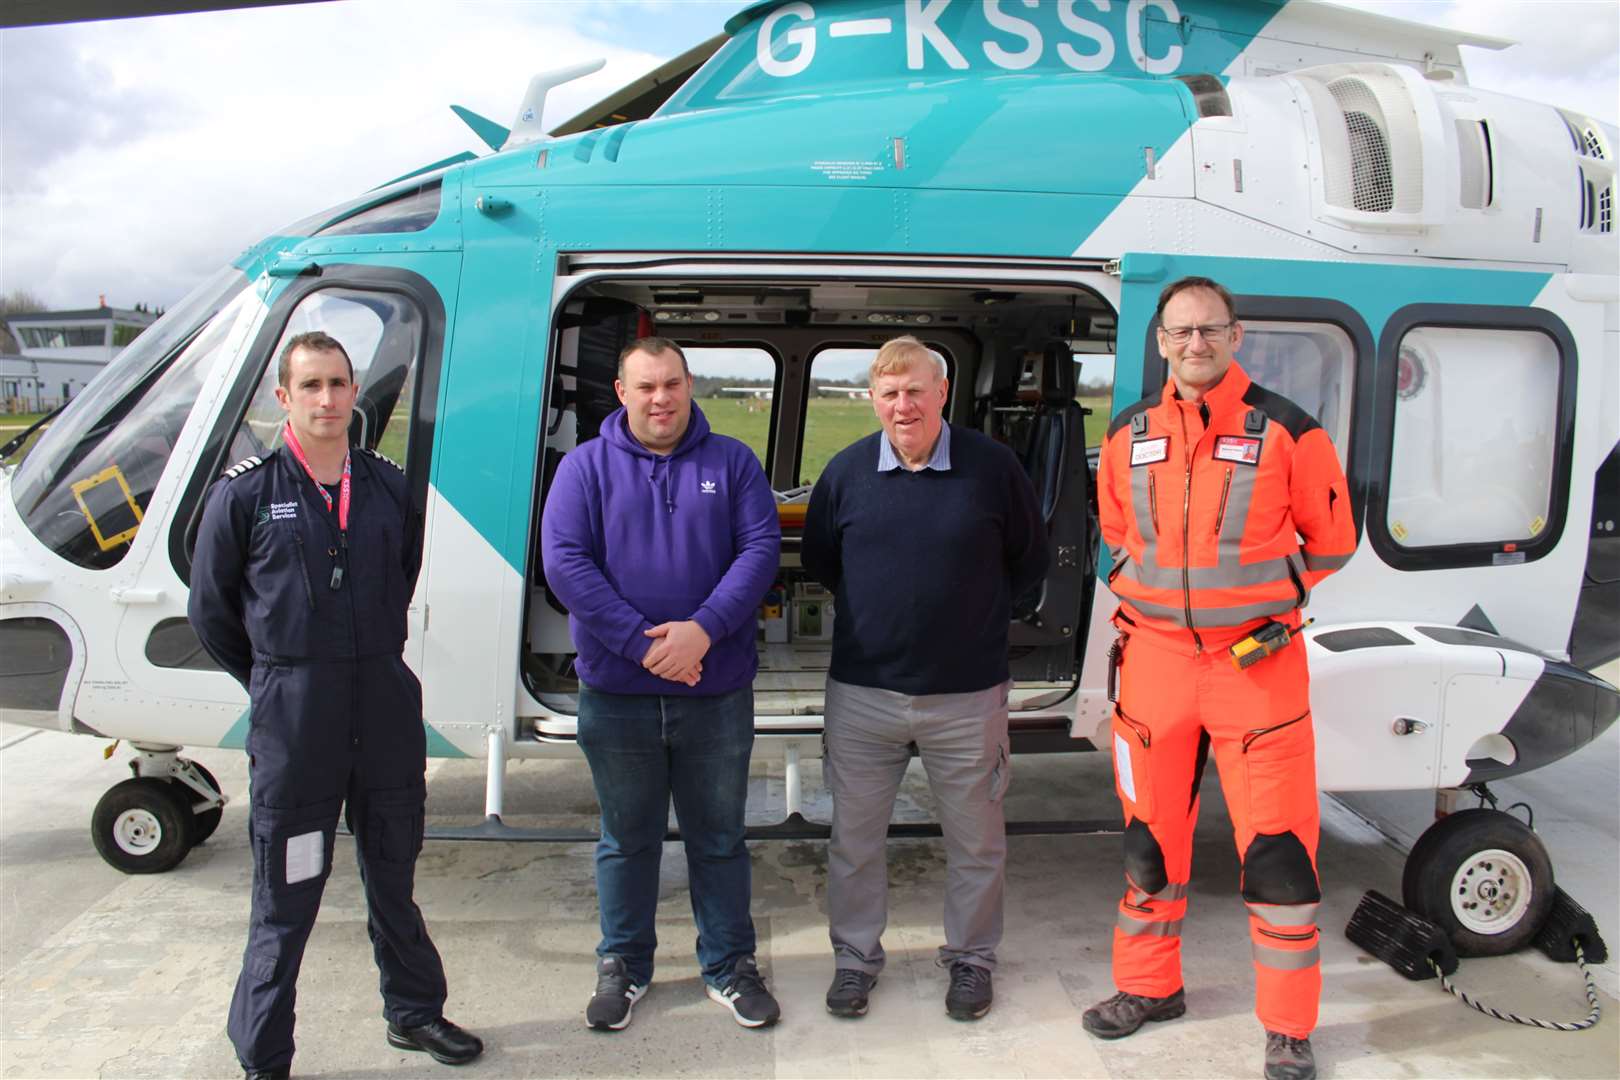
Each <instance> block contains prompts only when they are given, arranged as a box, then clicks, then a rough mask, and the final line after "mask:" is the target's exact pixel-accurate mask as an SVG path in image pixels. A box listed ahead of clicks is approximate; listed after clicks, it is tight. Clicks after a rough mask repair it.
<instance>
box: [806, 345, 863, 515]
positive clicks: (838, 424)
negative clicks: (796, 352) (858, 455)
mask: <svg viewBox="0 0 1620 1080" xmlns="http://www.w3.org/2000/svg"><path fill="white" fill-rule="evenodd" d="M875 356H877V350H876V349H846V348H832V349H822V350H821V351H820V352H818V353H816V354H815V356H813V357H811V358H810V393H811V394H812V395H813V396H811V397H807V398H806V399H805V404H804V450H803V453H802V455H801V457H800V459H799V481H800V483H803V484H806V485H814V484H815V482H816V480H817V478H818V477H820V476H821V471H822V470H823V469H825V468H826V467H827V462H829V461H831V460H832V459H833V455H834V454H836V453H838V451H840V450H842V449H843V448H844V447H846V446H848V445H849V444H850V443H852V442H854V441H855V440H856V439H860V438H864V437H865V436H867V435H870V434H871V433H872V432H874V431H876V430H878V427H879V424H878V419H877V413H875V412H873V411H872V394H871V390H870V388H869V387H868V385H867V381H868V374H867V373H868V372H869V371H870V370H871V367H872V358H873V357H875Z"/></svg>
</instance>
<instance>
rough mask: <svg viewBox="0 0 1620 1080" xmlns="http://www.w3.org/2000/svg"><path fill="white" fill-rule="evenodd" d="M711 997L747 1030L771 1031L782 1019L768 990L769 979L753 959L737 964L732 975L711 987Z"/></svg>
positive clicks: (779, 1010)
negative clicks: (773, 1025) (728, 1010)
mask: <svg viewBox="0 0 1620 1080" xmlns="http://www.w3.org/2000/svg"><path fill="white" fill-rule="evenodd" d="M708 989H709V996H710V997H711V998H713V999H714V1000H715V1001H718V1002H719V1003H720V1004H722V1005H724V1006H725V1007H726V1008H728V1009H730V1010H731V1015H732V1017H733V1018H735V1019H736V1021H737V1023H739V1024H741V1025H742V1026H743V1027H750V1028H757V1027H770V1026H771V1025H772V1024H774V1023H776V1022H777V1021H778V1020H780V1019H781V1018H782V1009H781V1006H779V1005H777V1004H776V999H775V998H774V997H772V996H771V992H770V991H769V990H767V989H766V988H765V979H764V977H763V976H761V975H760V973H759V967H758V966H757V965H756V964H755V963H754V958H753V957H752V956H745V957H743V958H742V959H741V960H738V961H737V964H736V966H735V967H733V968H732V969H731V974H730V975H727V976H726V977H725V978H723V979H722V980H721V981H720V985H719V986H711V987H709V988H708Z"/></svg>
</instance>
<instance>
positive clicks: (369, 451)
mask: <svg viewBox="0 0 1620 1080" xmlns="http://www.w3.org/2000/svg"><path fill="white" fill-rule="evenodd" d="M360 452H361V453H364V454H370V455H371V456H372V457H374V458H376V459H377V460H378V461H386V462H388V464H390V465H392V466H393V467H394V468H396V469H399V471H400V472H404V471H405V469H404V468H403V467H402V466H401V465H400V463H399V462H397V461H395V460H394V459H393V458H391V457H389V456H388V455H387V454H379V453H378V452H377V451H375V450H372V449H370V448H369V447H365V446H362V447H360Z"/></svg>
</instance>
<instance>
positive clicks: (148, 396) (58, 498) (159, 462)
mask: <svg viewBox="0 0 1620 1080" xmlns="http://www.w3.org/2000/svg"><path fill="white" fill-rule="evenodd" d="M247 284H248V282H247V278H246V277H244V276H243V275H242V273H241V271H239V270H235V269H230V268H227V269H225V270H222V271H221V272H219V273H218V274H215V275H214V276H213V277H211V278H209V279H208V280H207V281H206V282H204V283H203V284H202V285H201V286H200V287H198V288H197V289H196V290H195V291H193V292H192V293H191V295H189V296H187V297H186V298H185V299H184V300H182V301H181V302H180V303H178V304H176V305H175V306H174V307H173V308H171V309H170V310H169V312H168V314H166V315H164V317H163V318H161V319H159V320H158V321H157V322H156V323H154V324H153V325H152V326H151V327H150V328H149V329H148V330H146V332H144V333H143V334H141V336H140V337H138V338H136V339H135V341H134V343H133V344H131V345H130V346H129V348H127V349H125V350H124V352H123V353H121V354H120V355H119V356H118V358H117V359H116V360H114V361H113V362H112V363H111V364H109V365H108V366H107V368H106V369H105V370H104V371H103V372H102V373H101V374H100V375H98V376H97V377H96V378H95V379H93V380H92V381H91V383H90V385H89V386H88V387H87V388H86V389H85V391H84V393H82V394H81V395H79V397H77V398H75V399H74V401H73V402H72V404H70V405H69V406H68V407H67V408H66V409H64V410H63V412H62V414H61V415H60V416H58V417H57V418H56V420H55V421H54V422H53V423H52V424H51V426H50V428H49V429H48V430H47V431H46V432H45V434H44V435H43V436H42V437H41V438H40V440H39V444H38V445H37V446H35V447H34V449H33V451H32V452H31V453H30V454H29V455H28V457H27V459H25V460H24V461H23V463H22V464H21V465H19V466H18V467H17V473H16V476H15V477H14V478H13V482H12V496H13V498H14V499H15V500H16V503H17V510H18V513H19V514H21V516H22V519H23V521H24V523H25V524H27V526H28V528H29V529H30V530H31V531H32V532H33V534H34V535H35V536H36V537H38V538H39V540H40V541H41V542H42V543H44V544H45V545H46V546H47V547H49V548H51V549H52V550H53V551H55V552H57V553H58V554H59V555H61V556H62V557H63V558H66V559H69V560H71V561H72V562H75V563H77V564H79V565H80V566H85V567H89V568H91V569H96V570H100V569H106V568H107V567H110V566H114V565H116V564H117V563H118V561H119V560H120V559H122V558H123V557H124V553H125V552H127V551H128V550H129V545H130V542H131V541H132V540H133V539H134V538H135V533H136V531H137V530H138V529H139V528H140V524H141V520H142V518H143V517H144V516H145V512H146V508H147V506H148V505H149V503H150V502H151V497H152V492H153V491H154V489H156V487H157V483H158V479H159V477H160V476H161V475H162V473H163V468H164V466H165V465H166V464H167V463H168V460H169V455H170V453H171V452H172V451H173V449H174V444H175V441H176V440H177V439H178V438H179V435H180V429H181V428H182V427H183V426H184V424H185V422H186V418H187V417H188V416H189V415H190V414H191V407H192V406H193V405H194V404H195V403H196V400H197V390H198V388H199V386H200V384H201V381H202V378H203V377H204V376H205V375H206V374H207V372H208V370H209V367H210V366H211V365H210V364H209V362H208V360H209V358H211V357H213V356H214V355H216V354H217V351H218V349H219V347H220V345H222V344H223V342H224V340H225V339H226V337H227V336H228V335H229V331H230V328H231V325H232V323H233V322H234V321H235V320H234V319H232V318H229V317H226V318H216V316H218V315H219V313H220V312H221V311H222V310H223V309H224V308H225V307H226V306H227V305H228V304H230V303H231V302H232V300H234V299H240V298H241V295H242V293H243V291H244V290H245V289H246V288H247ZM210 320H212V321H211V322H210ZM182 346H183V347H182Z"/></svg>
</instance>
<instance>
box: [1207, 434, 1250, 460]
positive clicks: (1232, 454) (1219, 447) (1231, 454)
mask: <svg viewBox="0 0 1620 1080" xmlns="http://www.w3.org/2000/svg"><path fill="white" fill-rule="evenodd" d="M1215 460H1216V461H1235V462H1237V463H1238V464H1239V465H1258V464H1260V440H1259V439H1250V438H1245V437H1244V436H1242V435H1222V436H1220V437H1219V438H1217V439H1216V440H1215Z"/></svg>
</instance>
